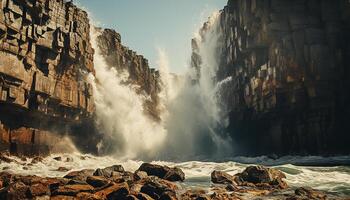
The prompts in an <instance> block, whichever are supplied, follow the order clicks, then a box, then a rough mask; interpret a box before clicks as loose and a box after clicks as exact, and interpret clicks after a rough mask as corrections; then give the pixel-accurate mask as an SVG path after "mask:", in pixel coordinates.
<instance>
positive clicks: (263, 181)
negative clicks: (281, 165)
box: [211, 166, 288, 190]
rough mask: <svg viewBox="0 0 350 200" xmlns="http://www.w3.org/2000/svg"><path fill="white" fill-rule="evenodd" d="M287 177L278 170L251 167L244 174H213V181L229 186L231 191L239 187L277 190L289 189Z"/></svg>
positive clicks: (214, 172) (216, 172)
mask: <svg viewBox="0 0 350 200" xmlns="http://www.w3.org/2000/svg"><path fill="white" fill-rule="evenodd" d="M285 178H286V175H285V174H284V173H283V172H281V171H279V170H276V169H272V168H266V167H263V166H249V167H247V168H246V169H245V170H244V171H243V172H242V173H238V174H235V175H233V176H232V175H230V174H227V173H225V172H221V171H213V172H212V173H211V181H212V182H213V183H217V184H227V185H228V188H229V189H232V190H236V189H237V186H248V187H252V188H256V189H260V190H276V189H286V188H288V185H287V183H286V182H285V181H284V179H285Z"/></svg>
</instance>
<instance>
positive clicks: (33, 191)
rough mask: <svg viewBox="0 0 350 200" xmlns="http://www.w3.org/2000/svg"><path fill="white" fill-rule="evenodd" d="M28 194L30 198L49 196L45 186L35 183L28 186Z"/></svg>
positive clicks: (48, 190) (48, 189)
mask: <svg viewBox="0 0 350 200" xmlns="http://www.w3.org/2000/svg"><path fill="white" fill-rule="evenodd" d="M29 194H30V196H31V197H36V196H44V195H49V194H50V188H49V186H48V185H47V184H43V183H36V184H33V185H31V186H30V188H29Z"/></svg>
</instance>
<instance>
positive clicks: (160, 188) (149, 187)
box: [0, 165, 346, 200]
mask: <svg viewBox="0 0 350 200" xmlns="http://www.w3.org/2000/svg"><path fill="white" fill-rule="evenodd" d="M117 166H118V167H117ZM164 167H166V168H169V167H167V166H164ZM122 168H123V167H122V166H120V165H114V166H111V167H107V168H105V169H115V170H116V171H113V174H112V175H111V176H110V174H108V176H95V175H92V173H93V171H94V170H89V169H87V170H81V171H74V172H70V173H68V174H67V175H66V176H65V177H64V178H59V177H57V178H45V177H38V176H22V175H15V174H10V173H8V172H1V173H0V198H1V199H19V200H20V199H101V200H102V199H146V200H152V199H155V200H157V199H159V200H164V199H170V200H176V199H179V200H180V199H181V200H199V199H204V200H226V199H227V200H228V199H230V200H246V199H247V200H248V199H261V200H265V199H266V200H270V199H288V200H294V199H295V200H299V199H300V200H301V199H334V200H335V199H346V197H345V196H342V195H337V194H335V193H327V192H323V191H319V190H314V189H312V188H305V187H302V188H294V189H286V188H282V187H276V185H274V184H271V185H270V183H271V181H272V180H276V179H280V180H281V179H282V178H284V176H283V173H282V172H280V171H278V170H275V169H269V168H265V167H262V166H250V167H248V168H247V169H245V170H244V171H243V172H242V173H239V174H236V175H234V176H231V175H228V174H226V173H225V172H221V173H217V172H213V174H214V173H216V174H217V175H225V177H226V178H227V177H229V176H231V177H237V181H238V182H237V184H233V183H219V184H212V185H211V186H210V187H205V188H200V187H201V186H199V185H198V186H195V187H194V186H193V185H192V184H191V183H190V182H188V183H187V184H186V183H185V184H184V183H181V184H180V183H179V182H170V181H167V180H164V179H162V178H159V177H156V176H147V175H146V176H142V177H139V178H137V179H134V178H133V177H136V176H137V175H136V174H137V173H139V172H140V171H136V172H135V173H132V172H127V171H124V170H122ZM96 171H97V170H96ZM114 172H115V173H114ZM266 174H269V176H270V178H268V179H267V178H266ZM280 175H282V176H280ZM246 177H255V178H256V177H262V178H259V180H258V181H256V180H255V179H254V180H253V181H252V180H250V179H249V180H248V179H247V180H243V179H245V178H246ZM213 181H214V180H213ZM250 181H251V182H250ZM202 184H203V185H204V182H203V183H202ZM202 184H201V185H202ZM208 186H209V183H208ZM343 197H344V198H343Z"/></svg>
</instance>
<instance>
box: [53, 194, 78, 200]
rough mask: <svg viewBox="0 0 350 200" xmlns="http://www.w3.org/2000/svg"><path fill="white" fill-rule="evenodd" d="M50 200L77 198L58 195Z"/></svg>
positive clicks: (71, 199)
mask: <svg viewBox="0 0 350 200" xmlns="http://www.w3.org/2000/svg"><path fill="white" fill-rule="evenodd" d="M50 200H77V198H76V197H72V196H66V195H56V196H52V197H50Z"/></svg>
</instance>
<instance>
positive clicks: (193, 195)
mask: <svg viewBox="0 0 350 200" xmlns="http://www.w3.org/2000/svg"><path fill="white" fill-rule="evenodd" d="M181 199H182V200H192V199H196V200H197V199H198V200H209V199H210V197H209V195H208V194H207V191H205V190H188V191H186V192H185V193H183V194H182V195H181Z"/></svg>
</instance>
